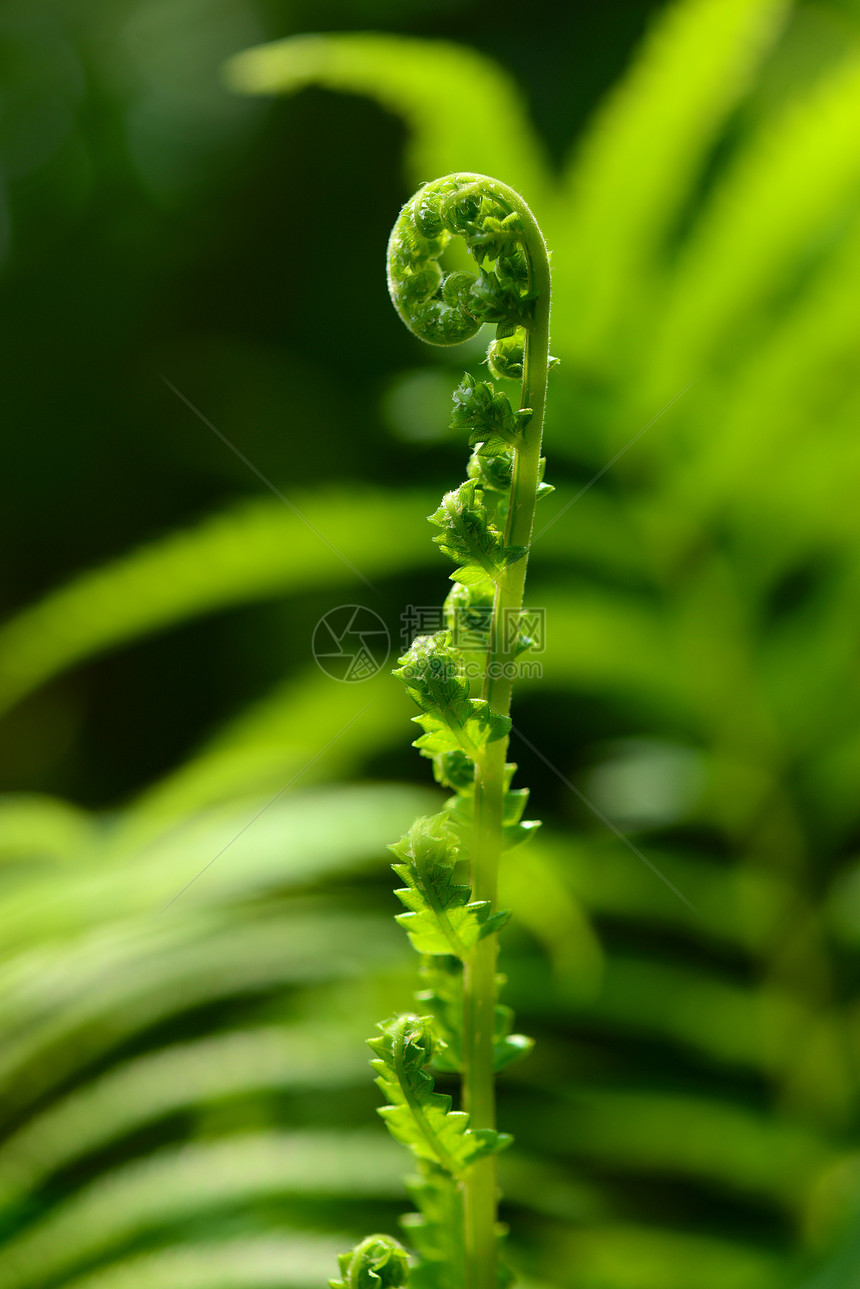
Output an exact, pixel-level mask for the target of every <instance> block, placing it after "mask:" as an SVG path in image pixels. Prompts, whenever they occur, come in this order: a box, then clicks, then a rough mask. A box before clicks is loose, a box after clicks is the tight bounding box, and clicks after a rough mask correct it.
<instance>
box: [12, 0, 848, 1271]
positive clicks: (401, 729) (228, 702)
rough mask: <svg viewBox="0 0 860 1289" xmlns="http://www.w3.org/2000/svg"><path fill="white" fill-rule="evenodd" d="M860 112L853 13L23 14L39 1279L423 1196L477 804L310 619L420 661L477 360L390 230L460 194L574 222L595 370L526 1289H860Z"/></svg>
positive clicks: (397, 7)
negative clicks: (401, 873)
mask: <svg viewBox="0 0 860 1289" xmlns="http://www.w3.org/2000/svg"><path fill="white" fill-rule="evenodd" d="M308 32H313V33H316V34H315V35H314V36H312V37H311V36H307V35H306V33H308ZM339 33H340V34H339ZM350 33H361V34H360V35H355V34H350ZM273 41H279V42H284V43H279V44H276V45H269V46H268V47H267V48H265V49H263V50H262V51H260V52H255V49H254V47H257V46H261V45H263V44H264V43H265V42H273ZM248 49H251V51H252V52H251V53H248V54H242V51H244V50H248ZM858 137H860V5H858V3H857V0H820V2H819V3H813V2H811V0H809V2H806V3H803V2H801V3H797V4H793V5H792V4H788V3H782V2H780V0H685V2H682V3H671V4H655V3H645V2H644V0H642V2H640V3H632V2H631V3H627V4H625V3H618V4H613V5H611V6H603V7H600V6H594V5H588V4H570V5H567V6H564V7H563V9H560V8H559V6H558V4H557V3H556V2H554V3H553V4H550V3H548V2H547V3H544V2H543V0H538V2H536V3H532V4H530V5H529V6H527V9H526V11H525V13H523V12H522V11H521V8H518V7H515V6H514V5H512V4H507V3H499V4H494V5H490V4H488V3H479V2H477V0H401V2H399V3H398V2H396V0H354V2H353V3H347V2H346V0H341V3H336V2H334V0H332V2H331V3H329V2H327V0H316V2H315V3H314V4H311V3H299V2H297V3H293V4H289V3H287V2H286V0H158V2H155V0H140V2H139V3H130V2H129V0H115V2H114V3H113V4H111V5H108V4H106V3H104V0H97V2H96V0H92V2H90V3H86V2H85V0H68V3H64V4H56V5H45V4H33V3H23V0H6V3H5V4H4V6H3V8H2V10H0V256H2V291H3V300H4V307H3V310H2V320H0V327H2V333H3V343H2V347H0V366H2V389H3V402H4V413H5V421H6V433H5V452H4V456H5V471H4V473H5V478H4V488H3V493H4V506H3V513H2V517H0V523H2V525H3V532H2V540H3V545H4V548H5V550H6V551H7V552H8V555H9V557H8V558H7V560H6V561H5V563H4V570H3V577H2V583H0V598H2V611H3V618H4V624H5V625H3V626H2V627H0V703H2V707H3V717H2V719H3V734H4V737H3V740H2V744H0V767H1V768H2V784H3V788H4V796H3V797H2V798H0V901H2V903H0V925H2V928H3V930H2V935H0V954H2V963H0V980H2V988H0V1011H2V1034H3V1038H4V1041H3V1044H2V1049H0V1116H2V1122H0V1132H2V1141H1V1142H0V1241H2V1245H0V1252H2V1256H0V1289H55V1287H56V1289H59V1286H66V1285H68V1286H74V1287H75V1289H156V1287H157V1289H162V1287H164V1289H173V1286H176V1289H180V1286H181V1287H182V1289H188V1287H189V1286H191V1287H193V1286H200V1287H201V1289H203V1287H204V1286H205V1289H239V1287H240V1286H241V1287H242V1289H258V1286H259V1287H260V1289H262V1287H263V1286H269V1287H272V1286H279V1287H280V1286H283V1287H285V1289H286V1287H288V1286H289V1287H291V1289H293V1287H295V1289H305V1286H307V1287H308V1289H310V1286H316V1285H321V1284H324V1283H325V1281H326V1278H327V1276H328V1275H333V1274H334V1273H335V1262H334V1254H335V1253H336V1252H337V1251H338V1250H341V1249H345V1248H346V1247H348V1246H349V1245H350V1244H351V1243H352V1242H353V1241H354V1240H355V1239H356V1238H358V1237H360V1236H363V1235H364V1234H366V1233H367V1232H368V1231H369V1230H372V1229H379V1230H389V1231H391V1232H396V1222H397V1216H398V1214H399V1213H401V1212H403V1211H404V1209H405V1208H406V1207H407V1206H408V1204H407V1201H406V1200H405V1196H404V1191H403V1183H402V1174H403V1171H404V1169H405V1167H406V1160H405V1157H401V1154H400V1152H399V1151H398V1150H397V1149H396V1148H395V1147H394V1146H393V1144H392V1143H390V1142H389V1140H388V1139H387V1137H386V1134H385V1129H384V1127H383V1125H382V1123H381V1122H380V1121H379V1120H378V1119H377V1118H376V1116H375V1114H374V1108H375V1106H376V1104H377V1103H378V1097H377V1094H376V1092H375V1090H374V1088H373V1086H372V1082H371V1077H370V1072H369V1070H368V1067H367V1064H366V1061H367V1050H366V1048H365V1047H364V1046H363V1040H364V1038H365V1037H366V1036H367V1034H369V1033H370V1032H371V1030H372V1028H373V1025H374V1023H375V1022H376V1020H378V1019H381V1018H382V1017H384V1016H386V1015H387V1014H390V1013H391V1012H392V1011H394V1010H395V1009H403V1008H408V1007H409V1006H410V999H411V993H412V990H413V988H414V962H413V957H412V954H411V951H410V950H409V948H408V946H407V944H406V941H405V937H404V936H402V934H401V933H400V931H399V930H398V928H397V927H396V926H395V925H394V923H393V921H392V915H393V913H395V912H396V911H397V909H396V902H395V900H394V898H393V896H392V895H391V884H392V883H391V874H390V871H389V869H388V856H387V852H386V850H385V846H386V843H388V842H390V841H394V840H396V839H397V837H398V836H399V835H400V832H402V831H403V830H404V828H405V827H406V826H408V824H409V822H410V821H411V819H412V818H413V816H414V814H415V813H417V812H424V811H427V810H430V809H436V808H438V803H439V801H440V799H441V798H440V797H439V795H438V794H437V792H436V790H435V788H434V787H433V786H432V783H431V782H430V776H429V767H428V766H427V763H426V762H423V761H422V760H421V759H420V758H419V756H418V754H417V753H416V752H414V751H413V750H412V749H411V748H410V747H409V742H410V739H411V737H412V733H411V732H410V731H411V730H414V727H410V725H409V717H410V715H411V711H410V708H409V703H408V700H407V699H406V697H405V695H404V694H403V693H402V692H401V686H400V685H399V684H398V682H396V681H395V680H393V679H391V678H390V676H389V674H388V668H383V669H382V670H381V671H380V672H379V674H378V675H376V676H374V677H373V678H372V679H370V680H367V681H365V682H363V683H354V684H339V683H337V682H336V681H333V680H332V679H330V678H329V677H328V676H326V675H325V674H324V673H323V672H322V671H321V670H320V669H319V668H318V667H317V666H316V664H315V662H314V660H313V657H312V650H311V640H312V636H313V632H314V628H315V625H316V624H317V622H318V620H319V619H320V617H321V616H322V615H323V614H325V613H327V612H328V611H329V610H331V609H333V608H335V607H337V606H339V605H344V604H347V605H349V604H360V605H364V606H367V607H368V608H370V609H372V610H373V612H375V613H377V614H379V615H380V617H381V618H382V619H383V621H384V622H385V623H386V625H387V627H388V630H389V632H390V635H391V639H392V650H393V652H392V663H393V660H394V651H396V649H397V647H398V645H399V644H400V643H401V639H400V633H401V630H402V626H403V623H402V615H403V613H404V611H405V609H406V608H407V606H409V605H427V606H432V605H437V604H439V603H440V602H441V600H442V598H443V597H444V594H445V592H446V589H447V585H448V584H447V582H446V576H447V572H448V569H447V566H446V564H445V561H444V559H442V557H440V556H439V553H438V551H437V550H436V548H435V547H434V546H433V544H432V542H431V540H430V539H431V530H430V528H429V526H428V525H427V523H426V520H425V518H424V516H426V515H427V514H428V513H430V511H431V510H432V509H434V508H435V506H436V504H437V502H438V498H439V496H440V494H441V493H442V492H443V491H446V490H447V489H449V488H451V487H453V486H455V485H456V484H457V483H458V482H459V481H460V479H461V478H462V476H463V472H464V467H465V457H466V450H465V446H464V444H463V443H462V442H461V441H458V439H457V438H456V437H455V436H454V435H453V434H452V433H451V432H450V431H448V430H447V429H446V424H447V412H448V407H449V405H450V395H451V391H452V390H453V388H454V385H455V384H456V382H457V380H458V379H459V377H460V375H461V373H462V370H463V368H464V367H466V366H470V367H471V368H472V369H473V370H477V365H478V364H479V363H480V359H481V356H482V352H483V349H482V347H481V346H480V345H478V344H475V345H471V344H470V345H467V346H464V347H463V348H462V349H457V350H438V351H430V350H429V349H427V347H425V346H422V345H421V344H420V343H419V342H417V341H415V340H414V339H413V338H412V337H411V336H410V335H409V334H408V333H407V332H406V331H405V330H404V329H403V327H402V325H401V324H400V322H399V320H398V319H397V317H396V315H395V314H394V311H393V310H392V308H391V306H390V303H389V301H388V297H387V292H386V286H385V277H384V250H385V243H386V241H387V237H388V233H389V230H390V227H391V224H392V222H393V220H394V218H395V216H396V214H397V212H398V210H399V207H400V205H401V203H402V202H403V201H405V200H406V198H408V197H409V196H410V195H411V193H412V192H413V191H414V189H415V188H416V187H417V186H418V184H419V183H420V182H421V181H423V180H427V179H431V178H434V177H436V176H438V175H441V174H443V173H446V172H448V171H450V170H454V169H468V170H477V171H482V172H485V173H488V174H493V175H496V176H497V177H498V178H500V179H503V180H504V181H506V182H508V183H510V184H512V185H513V186H515V187H518V188H519V189H520V190H521V191H522V192H523V195H524V196H525V197H526V199H527V201H528V202H529V204H530V205H531V206H532V208H533V209H534V211H535V213H536V214H537V216H538V218H539V220H540V222H541V224H542V227H543V229H544V232H545V234H546V237H547V241H548V243H549V245H550V247H551V249H552V252H553V265H554V272H555V281H556V295H555V302H554V327H553V351H554V353H556V354H557V355H558V356H559V357H560V359H561V366H560V367H559V369H558V371H557V372H555V373H554V376H553V387H552V389H551V400H550V411H549V420H548V427H547V435H546V453H547V457H548V468H547V478H548V480H549V481H551V482H552V483H553V484H554V485H555V487H556V492H555V494H554V495H553V496H552V497H551V498H550V499H549V500H548V501H546V502H542V509H541V511H540V512H539V516H538V536H537V538H536V540H535V543H534V551H533V556H532V563H531V565H530V575H529V579H530V580H529V593H528V598H529V600H530V603H531V604H532V605H535V606H540V607H542V608H545V609H546V614H547V619H546V622H547V629H546V650H545V652H544V653H543V654H542V655H541V663H542V669H543V677H542V679H541V680H540V681H533V682H531V683H529V684H528V685H523V686H522V688H521V690H520V692H519V693H518V695H517V697H516V710H515V714H514V719H515V724H516V728H517V730H518V731H519V732H520V734H521V737H520V736H519V735H518V736H517V737H516V738H515V739H514V742H513V754H514V756H515V758H516V760H517V761H518V763H519V765H520V774H519V781H520V782H522V783H523V784H528V785H530V786H531V788H532V808H531V812H530V813H532V814H534V815H536V816H537V817H540V818H542V819H543V820H544V828H543V829H542V830H541V833H540V835H539V837H538V838H537V839H536V840H535V841H534V842H532V843H530V844H529V846H528V847H526V848H524V849H523V850H521V851H516V852H513V854H512V855H511V857H510V860H509V862H508V867H507V869H506V871H505V873H504V874H503V887H504V891H503V898H504V900H505V902H506V903H508V904H509V905H510V907H512V908H513V910H514V918H513V922H512V924H511V927H510V928H509V929H508V930H506V932H505V935H504V943H503V966H504V969H505V971H506V973H507V975H508V977H509V982H508V985H507V986H506V999H507V1001H508V1002H510V1003H511V1004H512V1005H513V1006H514V1007H515V1008H516V1011H517V1018H518V1028H520V1029H522V1030H523V1031H525V1032H526V1033H529V1034H533V1035H534V1036H535V1037H536V1038H537V1040H538V1045H537V1048H536V1050H535V1053H534V1054H533V1055H532V1056H531V1057H530V1058H529V1060H528V1061H527V1062H524V1063H523V1064H522V1065H521V1066H517V1067H514V1069H512V1070H511V1071H510V1072H509V1073H507V1074H506V1075H505V1076H504V1077H503V1080H502V1086H501V1089H500V1091H501V1116H500V1117H501V1126H502V1127H504V1128H506V1129H510V1130H511V1131H513V1132H514V1133H515V1136H516V1139H517V1140H516V1146H515V1148H514V1150H513V1151H512V1152H510V1154H509V1156H506V1157H505V1159H504V1168H503V1179H502V1180H503V1185H504V1190H505V1194H506V1203H505V1209H504V1216H505V1218H506V1220H507V1221H508V1222H509V1223H510V1226H511V1236H510V1259H511V1262H512V1264H513V1265H514V1266H515V1267H516V1268H517V1270H518V1272H519V1274H520V1277H521V1282H522V1284H523V1285H524V1286H526V1289H528V1287H529V1286H530V1287H531V1289H551V1287H555V1289H712V1287H713V1289H717V1287H718V1286H719V1289H843V1286H847V1287H850V1286H854V1285H860V1153H858V1102H857V1087H858V1080H857V1073H858V1062H860V1033H858V1024H860V1006H858V994H857V990H858V983H860V971H858V946H860V865H858V840H860V796H859V795H858V781H860V719H858V718H860V685H859V684H858V674H860V668H859V667H858V661H860V629H858V624H860V612H858V595H860V507H858V501H857V498H858V491H860V487H858V485H860V441H858V416H857V413H858V410H860V381H858V374H860V373H858V354H860V345H858V336H860V304H858V301H860V202H859V201H858V199H859V198H860V148H858V146H857V140H858ZM643 861H644V862H643ZM655 870H656V871H655ZM661 877H662V879H663V880H661Z"/></svg>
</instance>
